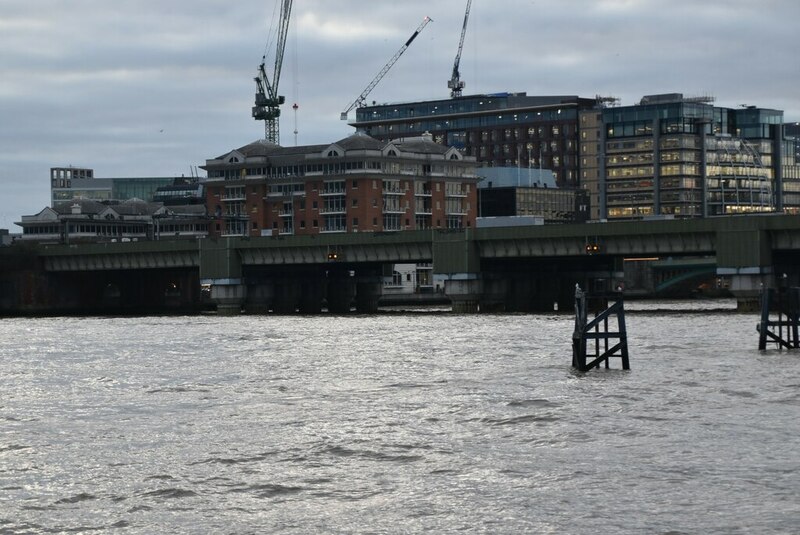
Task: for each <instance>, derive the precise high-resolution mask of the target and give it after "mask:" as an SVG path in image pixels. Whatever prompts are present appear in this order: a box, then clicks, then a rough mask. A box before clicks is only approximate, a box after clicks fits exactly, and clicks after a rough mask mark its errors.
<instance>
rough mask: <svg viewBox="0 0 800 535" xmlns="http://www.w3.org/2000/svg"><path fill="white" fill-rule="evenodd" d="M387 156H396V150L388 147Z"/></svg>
mask: <svg viewBox="0 0 800 535" xmlns="http://www.w3.org/2000/svg"><path fill="white" fill-rule="evenodd" d="M386 154H387V155H389V156H397V152H395V150H394V149H389V152H387V153H386Z"/></svg>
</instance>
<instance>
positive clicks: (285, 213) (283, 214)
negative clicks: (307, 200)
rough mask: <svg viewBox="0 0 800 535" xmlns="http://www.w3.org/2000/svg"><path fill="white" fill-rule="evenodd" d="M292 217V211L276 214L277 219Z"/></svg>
mask: <svg viewBox="0 0 800 535" xmlns="http://www.w3.org/2000/svg"><path fill="white" fill-rule="evenodd" d="M293 215H294V210H281V211H280V212H278V216H279V217H292V216H293Z"/></svg>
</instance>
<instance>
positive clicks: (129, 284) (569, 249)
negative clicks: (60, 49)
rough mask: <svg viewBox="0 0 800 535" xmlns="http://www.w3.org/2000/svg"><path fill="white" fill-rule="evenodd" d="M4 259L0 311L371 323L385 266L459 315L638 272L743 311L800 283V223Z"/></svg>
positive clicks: (603, 226) (95, 248)
mask: <svg viewBox="0 0 800 535" xmlns="http://www.w3.org/2000/svg"><path fill="white" fill-rule="evenodd" d="M15 249H17V248H16V247H9V248H4V250H2V251H0V264H2V263H5V267H4V269H3V270H2V271H0V312H3V311H6V312H8V311H12V312H13V311H21V312H39V311H53V312H58V311H75V310H104V309H119V308H121V309H130V310H134V309H136V310H138V309H170V308H173V309H175V308H192V307H196V306H198V305H199V303H200V302H201V300H202V298H203V295H206V294H210V295H209V297H210V299H211V300H212V301H213V302H214V303H216V305H217V309H218V311H219V312H220V313H238V312H239V311H241V310H245V311H248V312H263V311H269V310H272V311H275V312H288V313H291V312H296V311H300V312H307V313H316V312H319V311H321V310H322V308H323V306H327V308H328V309H329V310H331V311H333V312H346V311H349V310H350V307H351V305H353V304H355V307H356V309H357V310H358V311H361V312H371V311H374V310H375V309H376V308H377V301H378V299H379V298H380V295H381V290H382V276H383V274H384V270H385V269H386V266H388V265H391V264H395V263H430V264H431V265H432V271H433V275H434V279H435V280H436V282H437V284H438V285H439V289H440V290H441V291H442V292H443V293H444V294H445V295H446V296H447V297H449V298H450V300H451V301H452V303H453V308H454V310H456V311H464V312H469V311H477V310H483V311H491V310H506V311H537V310H540V311H544V310H553V307H554V305H555V306H558V307H559V308H561V307H564V308H561V309H562V310H564V309H569V307H571V305H572V299H573V291H574V287H575V284H576V283H577V284H581V286H582V287H584V288H590V289H592V288H596V289H601V288H602V289H612V290H613V289H622V288H624V289H625V291H626V292H631V293H635V291H636V288H632V287H630V286H629V287H625V284H626V283H628V282H629V281H626V278H629V277H626V272H628V271H629V269H628V268H629V267H630V266H633V265H635V264H634V263H636V262H641V261H650V262H654V263H656V264H658V265H657V266H656V268H659V269H662V271H664V273H667V274H668V275H669V276H667V275H664V276H663V277H662V278H661V280H659V281H657V283H656V284H655V286H661V287H666V286H665V285H668V284H671V283H674V282H678V281H680V280H685V279H688V278H689V277H690V276H691V274H692V273H694V274H695V275H705V276H711V277H714V276H716V277H718V278H720V279H724V280H725V281H726V286H727V287H729V289H730V291H732V292H733V294H734V295H735V296H736V297H737V298H738V299H739V302H740V306H741V307H742V308H747V307H750V306H754V305H755V304H756V303H757V297H758V294H759V292H760V290H761V288H762V287H764V286H767V287H769V286H773V285H774V283H775V276H776V275H778V276H780V277H781V278H784V277H785V278H789V279H791V281H789V282H790V283H791V284H794V285H798V284H799V283H800V217H797V216H791V215H782V214H781V215H748V216H729V217H718V218H708V219H691V220H655V221H628V222H608V223H585V224H574V225H546V226H525V227H504V228H479V229H460V230H422V231H404V232H391V233H380V232H375V233H373V232H370V233H366V232H365V233H353V234H333V233H332V234H320V235H315V236H279V237H262V238H245V237H223V238H219V239H211V238H206V239H201V240H191V241H181V240H175V241H146V242H145V241H142V242H129V243H99V244H70V245H46V246H45V245H42V246H38V247H33V248H25V249H24V250H23V251H22V252H20V251H14V250H15ZM23 257H24V260H23V259H22V258H23ZM680 266H683V267H684V271H683V272H681V271H679V270H677V269H678V268H679V267H680ZM668 269H671V270H672V271H667V270H668ZM676 270H677V271H676ZM670 281H671V282H670ZM204 289H205V290H206V292H204V291H203V290H204Z"/></svg>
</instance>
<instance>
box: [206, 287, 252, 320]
mask: <svg viewBox="0 0 800 535" xmlns="http://www.w3.org/2000/svg"><path fill="white" fill-rule="evenodd" d="M246 297H247V286H245V285H244V284H242V280H241V279H228V280H227V281H219V282H216V283H214V282H212V283H211V301H212V302H214V303H216V305H217V314H219V315H220V316H235V315H237V314H241V313H242V306H243V305H244V302H245V298H246Z"/></svg>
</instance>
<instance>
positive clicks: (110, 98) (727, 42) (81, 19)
mask: <svg viewBox="0 0 800 535" xmlns="http://www.w3.org/2000/svg"><path fill="white" fill-rule="evenodd" d="M465 3H466V2H465V0H439V1H437V2H424V1H421V0H408V1H405V2H388V1H378V2H366V1H364V0H358V1H356V0H343V1H337V2H335V3H334V2H330V1H329V0H327V1H323V0H297V1H296V2H295V3H294V17H295V21H294V22H293V24H292V28H291V34H290V36H289V41H288V46H287V56H286V60H285V63H284V74H283V76H282V79H281V93H283V94H284V95H286V96H287V100H288V101H289V102H293V101H294V100H297V101H298V103H299V105H300V109H299V111H298V113H297V115H296V120H297V128H298V131H299V134H298V136H297V137H298V142H299V143H324V142H328V141H333V140H335V139H339V138H341V137H344V136H346V135H347V134H348V133H349V132H350V129H349V127H347V126H346V125H345V124H343V123H342V122H341V121H340V120H339V117H338V116H339V112H340V111H341V110H342V109H343V108H344V107H345V106H346V105H347V104H349V103H350V102H351V101H352V100H353V99H354V98H355V97H356V96H357V95H358V94H359V93H360V92H361V90H362V89H363V88H364V87H365V86H366V85H367V83H368V82H369V81H370V80H371V79H372V77H373V76H375V74H376V73H377V72H378V71H379V69H380V68H381V67H382V66H383V64H384V63H385V62H386V61H388V59H389V58H390V57H391V55H392V54H394V52H395V51H396V50H397V49H398V48H399V47H400V45H402V44H403V42H404V41H405V39H406V38H407V37H408V35H410V33H411V31H412V30H413V29H414V28H415V27H416V26H417V25H418V24H419V22H420V21H421V20H422V17H423V16H426V15H428V16H430V17H432V18H433V22H432V23H431V24H430V25H429V26H428V28H426V29H425V31H424V32H423V34H422V35H420V37H419V38H418V39H417V41H415V42H414V44H413V46H412V47H411V48H409V50H408V51H407V52H406V54H405V55H404V56H403V58H401V60H400V61H399V62H398V63H397V64H396V65H395V67H394V68H393V69H392V71H390V73H389V74H388V75H387V76H386V78H385V79H384V80H383V81H382V83H381V84H380V85H379V86H378V87H377V88H376V89H375V90H374V91H373V93H372V95H370V100H373V99H374V100H376V101H378V102H387V101H388V102H391V101H402V100H411V99H415V100H416V99H423V98H445V97H446V96H447V95H448V91H447V87H446V81H447V79H448V78H449V75H450V69H451V68H452V62H453V58H454V55H455V52H456V45H457V43H458V37H459V33H460V30H461V23H462V20H463V9H464V6H465ZM332 6H335V8H334V7H332ZM272 8H273V4H272V2H265V1H264V0H257V1H256V0H245V1H241V2H235V3H229V2H227V3H226V2H219V1H218V0H193V1H191V2H189V1H187V0H173V1H170V2H162V1H161V0H118V1H115V2H107V1H105V0H71V1H70V2H63V1H62V0H37V1H36V2H30V1H29V0H6V1H5V2H4V3H3V16H2V18H1V19H0V49H1V50H3V54H2V55H0V180H2V183H3V188H4V189H3V191H4V195H3V202H2V203H0V204H2V207H0V226H3V227H7V226H9V225H10V221H12V220H17V219H18V218H19V216H20V215H21V214H23V213H34V212H37V211H39V209H41V208H42V207H43V206H44V205H45V204H46V203H47V200H48V192H47V176H48V168H49V167H51V166H56V165H67V164H75V165H89V166H92V167H94V168H95V169H96V171H97V173H98V175H102V176H125V175H128V176H131V175H134V176H135V175H170V174H180V173H186V172H188V169H189V167H190V166H192V165H201V164H202V163H203V162H204V160H205V159H206V158H209V157H213V156H215V155H218V154H221V153H222V152H224V151H226V150H227V149H229V148H232V147H236V146H240V145H243V144H245V143H248V142H250V141H252V140H254V139H256V138H258V137H259V136H262V135H263V125H262V124H260V123H256V122H255V121H253V120H252V119H251V118H250V106H251V105H252V98H253V92H254V89H255V86H254V84H253V81H252V77H253V75H254V74H255V69H256V66H257V64H258V62H259V61H260V59H261V55H262V53H263V52H264V45H265V43H266V40H267V34H268V29H269V23H270V17H271V16H272ZM308 14H313V15H314V17H313V19H314V20H316V21H317V23H321V24H324V28H323V29H324V31H322V30H323V29H317V30H316V31H308V30H306V31H305V32H303V31H302V30H303V28H304V26H303V24H305V22H304V23H303V24H300V23H298V22H297V21H301V20H302V21H305V20H306V19H307V18H310V17H307V15H308ZM798 15H800V2H797V1H796V0H764V1H761V2H751V1H744V0H726V1H722V0H708V1H705V2H697V1H695V0H504V1H503V2H488V1H486V0H474V1H473V12H472V15H471V17H470V26H469V30H468V33H467V38H466V43H465V48H464V54H463V57H462V64H461V72H462V78H463V79H464V80H465V81H466V83H467V93H470V92H495V91H506V90H510V91H527V92H528V93H529V94H535V93H540V94H556V93H567V94H578V95H581V96H593V95H594V94H596V93H602V94H613V95H616V96H618V97H621V98H622V99H623V103H627V104H630V103H633V102H635V101H636V100H638V98H640V97H641V96H642V95H643V94H649V93H655V92H662V91H682V92H684V93H688V94H701V93H711V94H714V95H715V96H716V97H717V98H718V101H719V102H720V103H721V104H725V105H730V106H736V105H738V104H740V103H747V104H757V105H760V106H764V107H774V108H780V109H785V110H786V118H787V120H798V119H800V95H798V92H797V90H796V88H797V85H798V77H800V73H798V69H797V58H798V55H799V54H798V53H799V52H800V41H798V39H797V38H796V36H795V34H796V27H797V22H796V21H797V20H798V18H799V17H798ZM298 28H301V31H300V33H299V34H296V33H295V31H296V30H297V29H298ZM331 29H336V30H337V31H339V32H340V33H339V34H338V35H336V36H331V35H330V33H329V32H330V31H331ZM365 29H375V31H370V32H365V31H363V30H365ZM295 57H296V58H297V62H296V63H295V61H294V58H295ZM295 72H297V76H295ZM294 121H295V114H294V113H293V112H292V110H291V108H290V107H289V106H287V107H286V109H285V110H284V115H283V117H282V129H281V130H282V132H281V136H282V139H283V142H284V144H291V143H293V142H294V136H293V134H292V131H293V129H294ZM160 130H164V131H163V132H160Z"/></svg>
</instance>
